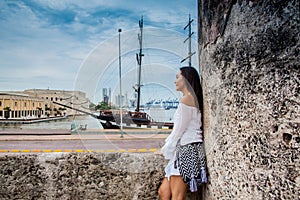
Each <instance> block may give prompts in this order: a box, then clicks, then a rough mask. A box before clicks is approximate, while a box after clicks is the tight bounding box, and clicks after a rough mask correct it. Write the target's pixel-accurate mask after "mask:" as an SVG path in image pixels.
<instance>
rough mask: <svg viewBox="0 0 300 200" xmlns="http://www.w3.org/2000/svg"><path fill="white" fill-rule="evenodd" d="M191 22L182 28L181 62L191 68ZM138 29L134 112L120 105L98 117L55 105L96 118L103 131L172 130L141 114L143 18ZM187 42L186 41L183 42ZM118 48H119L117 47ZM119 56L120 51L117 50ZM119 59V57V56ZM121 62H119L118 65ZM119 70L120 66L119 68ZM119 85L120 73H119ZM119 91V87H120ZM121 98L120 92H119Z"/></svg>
mask: <svg viewBox="0 0 300 200" xmlns="http://www.w3.org/2000/svg"><path fill="white" fill-rule="evenodd" d="M192 21H193V20H191V19H190V17H189V23H188V25H187V26H186V27H185V28H184V29H186V28H187V27H189V37H188V39H189V55H188V56H187V57H186V58H185V59H183V60H182V61H181V62H184V61H185V60H186V59H189V66H191V57H192V56H193V55H194V54H195V52H194V53H192V52H191V35H192V34H193V33H191V28H190V26H191V22H192ZM139 27H140V34H138V39H139V44H140V50H139V53H137V54H136V59H137V63H138V65H139V71H138V83H137V85H136V86H137V88H134V89H135V91H136V93H137V107H136V109H135V111H128V110H122V106H121V105H120V110H100V112H99V115H96V114H93V113H89V112H86V111H82V110H80V109H76V108H73V107H70V106H67V105H63V104H60V103H58V102H53V103H55V104H58V105H61V106H64V107H67V108H70V109H74V110H77V111H79V112H82V113H85V114H88V115H91V116H92V117H94V118H97V119H98V120H99V121H100V123H101V125H102V127H103V128H104V129H122V128H158V129H172V128H173V125H174V124H173V122H157V121H155V120H154V119H153V118H151V116H150V115H148V114H147V113H146V112H142V111H141V110H140V95H141V65H142V57H143V56H144V54H143V52H142V50H143V49H142V37H143V17H142V18H141V20H139ZM120 32H121V29H119V33H120ZM185 41H187V40H185ZM119 46H120V37H119ZM119 48H120V47H119ZM119 54H120V49H119ZM119 59H120V55H119ZM120 63H121V61H120V60H119V64H120ZM119 67H120V69H121V66H119ZM120 84H121V73H120ZM120 90H121V87H120ZM120 96H121V92H120ZM162 103H163V104H164V105H165V108H164V109H165V110H168V109H172V108H177V106H178V103H179V101H178V100H174V101H165V102H162Z"/></svg>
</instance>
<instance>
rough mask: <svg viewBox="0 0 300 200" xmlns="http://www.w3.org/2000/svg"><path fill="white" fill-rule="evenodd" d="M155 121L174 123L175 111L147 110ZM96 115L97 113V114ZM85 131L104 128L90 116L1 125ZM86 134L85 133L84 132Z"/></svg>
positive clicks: (21, 128) (17, 128)
mask: <svg viewBox="0 0 300 200" xmlns="http://www.w3.org/2000/svg"><path fill="white" fill-rule="evenodd" d="M145 112H147V113H148V114H149V115H150V116H151V117H152V118H153V119H154V120H155V121H167V122H169V121H172V120H173V115H174V112H175V109H170V110H165V109H161V108H155V109H149V110H145ZM95 114H96V113H95ZM72 125H73V126H74V125H75V126H76V127H77V128H79V129H80V128H81V129H85V131H86V132H88V131H91V130H92V131H97V130H102V129H103V127H102V125H101V123H100V122H99V120H98V119H96V118H94V117H92V116H89V115H74V116H68V117H66V118H63V119H56V120H51V121H44V122H37V123H31V124H18V123H11V124H7V123H1V124H0V127H1V130H12V129H13V130H27V129H30V130H32V129H39V130H44V129H62V130H71V126H72ZM83 132H84V131H83Z"/></svg>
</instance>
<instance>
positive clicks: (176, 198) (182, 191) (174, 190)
mask: <svg viewBox="0 0 300 200" xmlns="http://www.w3.org/2000/svg"><path fill="white" fill-rule="evenodd" d="M170 187H171V196H172V200H184V199H185V196H186V191H187V188H188V186H187V184H185V183H184V182H183V180H182V177H181V176H171V178H170Z"/></svg>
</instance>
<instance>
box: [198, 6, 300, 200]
mask: <svg viewBox="0 0 300 200" xmlns="http://www.w3.org/2000/svg"><path fill="white" fill-rule="evenodd" d="M299 19H300V17H299V1H297V0H289V1H278V0H263V1H262V0H258V1H241V0H240V1H230V0H228V1H216V0H199V23H200V25H199V46H200V50H199V51H200V55H199V59H200V70H201V73H202V84H203V89H204V97H205V115H204V117H205V118H204V124H205V141H206V153H207V159H208V167H209V175H210V177H209V184H207V186H206V188H205V194H204V196H205V199H299V196H300V194H299V191H300V159H299V153H300V152H299V150H300V149H299V147H300V144H299V140H300V98H299V93H300V87H299V85H300V68H299V61H300V56H299V50H300V48H299V47H300V45H299V44H300V43H299V36H300V34H299V31H300V23H299Z"/></svg>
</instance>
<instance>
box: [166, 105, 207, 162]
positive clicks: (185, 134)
mask: <svg viewBox="0 0 300 200" xmlns="http://www.w3.org/2000/svg"><path fill="white" fill-rule="evenodd" d="M201 126H202V122H201V112H200V111H199V109H198V108H196V107H193V106H188V105H186V104H183V103H179V105H178V108H177V110H176V112H175V114H174V126H173V131H172V132H171V134H170V135H169V136H168V137H167V138H166V140H165V145H164V146H163V147H162V154H163V155H164V157H165V158H166V159H173V158H174V155H175V149H176V144H177V142H178V140H179V139H180V144H181V145H185V144H189V143H193V142H202V141H203V138H202V130H201Z"/></svg>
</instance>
